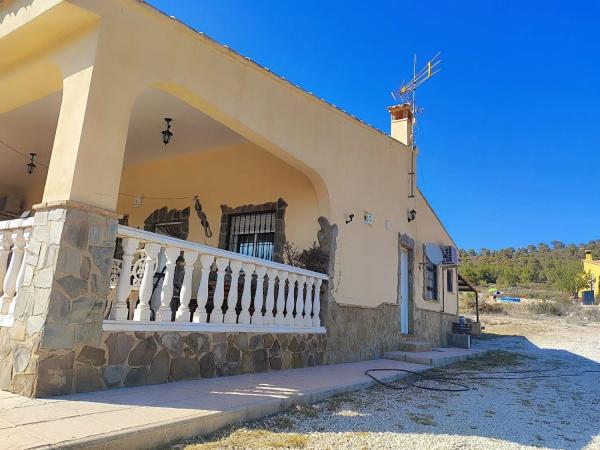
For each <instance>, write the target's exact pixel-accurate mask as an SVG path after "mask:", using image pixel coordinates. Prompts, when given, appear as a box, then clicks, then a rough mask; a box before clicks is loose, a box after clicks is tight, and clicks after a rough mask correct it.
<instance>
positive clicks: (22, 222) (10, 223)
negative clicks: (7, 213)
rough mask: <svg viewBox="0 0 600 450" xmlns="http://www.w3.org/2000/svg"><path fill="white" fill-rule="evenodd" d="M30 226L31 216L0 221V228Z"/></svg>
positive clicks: (10, 228) (12, 228) (31, 224)
mask: <svg viewBox="0 0 600 450" xmlns="http://www.w3.org/2000/svg"><path fill="white" fill-rule="evenodd" d="M31 226H33V217H27V218H26V219H12V220H3V221H0V230H14V229H17V228H29V227H31Z"/></svg>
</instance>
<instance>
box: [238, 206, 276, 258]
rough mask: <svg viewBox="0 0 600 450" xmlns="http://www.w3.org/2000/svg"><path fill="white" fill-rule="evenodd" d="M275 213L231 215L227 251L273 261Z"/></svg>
mask: <svg viewBox="0 0 600 450" xmlns="http://www.w3.org/2000/svg"><path fill="white" fill-rule="evenodd" d="M274 240H275V211H266V212H264V211H263V212H252V213H246V214H233V215H231V216H230V217H229V233H228V239H227V242H228V250H230V251H232V252H236V253H240V254H242V255H247V256H253V257H255V258H261V259H268V260H273V244H274Z"/></svg>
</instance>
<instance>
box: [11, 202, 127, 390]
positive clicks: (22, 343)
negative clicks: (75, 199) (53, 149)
mask: <svg viewBox="0 0 600 450" xmlns="http://www.w3.org/2000/svg"><path fill="white" fill-rule="evenodd" d="M116 223H117V222H116V220H115V218H113V217H111V216H110V215H106V214H102V213H99V212H97V211H95V210H93V209H91V208H85V207H79V206H75V205H71V204H62V205H60V206H53V207H50V206H47V207H45V208H41V209H39V210H37V211H36V213H35V216H34V225H33V229H32V234H31V238H30V242H29V244H28V246H27V248H26V253H25V258H26V259H25V264H26V266H25V272H24V278H23V286H22V288H21V291H20V293H19V298H18V302H17V305H16V311H15V323H14V325H13V326H12V327H2V328H0V389H2V390H9V391H12V392H14V393H17V394H21V395H26V396H42V395H56V394H62V393H67V392H70V389H68V388H63V387H62V386H64V385H68V384H69V383H68V382H69V380H71V379H72V378H73V357H74V353H75V352H76V351H77V350H79V349H81V348H82V347H84V346H87V345H97V344H98V343H99V342H100V338H101V335H102V319H103V317H104V310H105V307H106V299H107V294H108V286H109V276H110V269H111V264H112V256H113V252H114V245H115V237H116ZM57 386H61V387H60V388H57Z"/></svg>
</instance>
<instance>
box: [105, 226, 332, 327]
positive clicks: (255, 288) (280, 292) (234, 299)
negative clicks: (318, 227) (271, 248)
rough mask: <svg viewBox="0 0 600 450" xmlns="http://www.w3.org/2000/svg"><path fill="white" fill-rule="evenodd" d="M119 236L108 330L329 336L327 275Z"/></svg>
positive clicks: (126, 233)
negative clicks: (323, 301) (324, 315)
mask: <svg viewBox="0 0 600 450" xmlns="http://www.w3.org/2000/svg"><path fill="white" fill-rule="evenodd" d="M118 238H119V241H120V244H119V245H120V249H119V252H118V253H119V254H120V255H122V256H121V257H120V258H119V259H115V261H114V263H113V272H112V274H111V295H110V301H111V303H112V305H111V307H110V312H109V314H108V319H107V320H105V322H104V328H105V329H111V330H117V329H140V330H142V329H165V330H169V329H177V328H181V329H186V330H192V329H199V330H215V331H251V330H263V329H275V328H277V329H279V331H281V332H285V331H298V332H324V331H325V330H324V328H323V327H322V326H321V321H320V318H319V313H320V296H321V294H320V290H321V285H322V283H323V281H326V280H327V279H328V278H327V275H324V274H321V273H317V272H312V271H309V270H304V269H300V268H297V267H292V266H289V265H286V264H279V263H275V262H271V261H266V260H262V259H258V258H253V257H248V256H245V255H240V254H237V253H233V252H229V251H226V250H220V249H217V248H214V247H209V246H206V245H202V244H196V243H193V242H189V241H184V240H181V239H176V238H171V237H168V236H164V235H160V234H156V233H152V232H149V231H142V230H137V229H134V228H130V227H126V226H122V225H120V226H119V229H118ZM194 294H195V295H194Z"/></svg>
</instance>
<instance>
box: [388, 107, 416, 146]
mask: <svg viewBox="0 0 600 450" xmlns="http://www.w3.org/2000/svg"><path fill="white" fill-rule="evenodd" d="M388 111H389V112H390V116H391V119H392V124H391V131H390V135H391V136H392V137H393V138H394V139H396V140H397V141H400V142H402V143H403V144H404V145H407V146H409V147H412V144H413V124H414V118H413V113H412V109H411V106H410V104H408V103H404V104H402V105H394V106H390V107H389V108H388Z"/></svg>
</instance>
